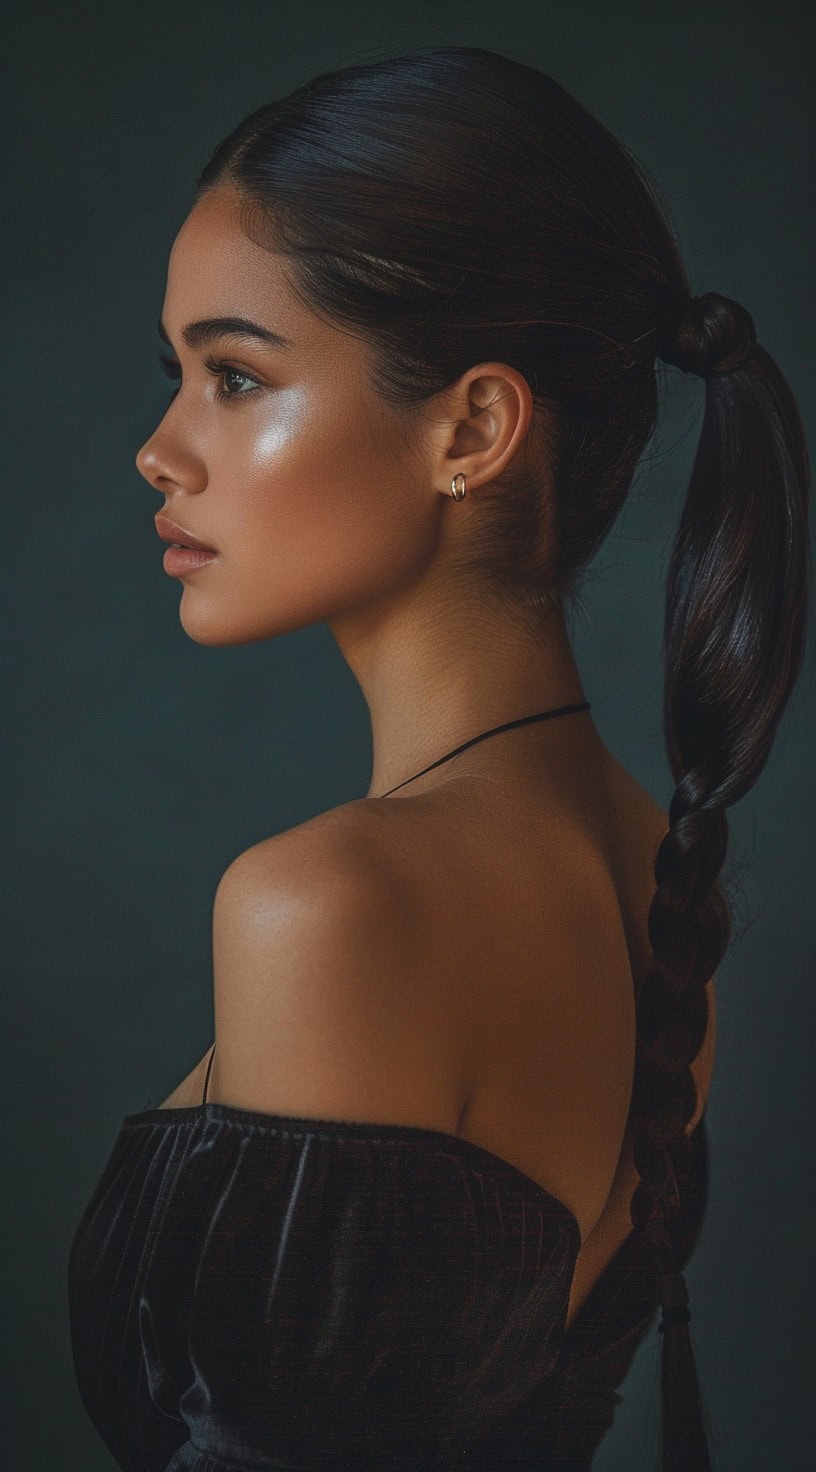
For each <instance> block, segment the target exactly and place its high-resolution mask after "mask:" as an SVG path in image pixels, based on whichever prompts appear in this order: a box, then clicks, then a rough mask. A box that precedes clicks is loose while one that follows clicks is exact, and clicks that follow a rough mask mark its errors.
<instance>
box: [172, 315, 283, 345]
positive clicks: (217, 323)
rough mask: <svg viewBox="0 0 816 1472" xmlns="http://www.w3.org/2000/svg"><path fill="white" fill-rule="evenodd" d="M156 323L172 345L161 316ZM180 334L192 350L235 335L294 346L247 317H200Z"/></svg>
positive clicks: (246, 339) (255, 340)
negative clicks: (220, 338) (199, 319)
mask: <svg viewBox="0 0 816 1472" xmlns="http://www.w3.org/2000/svg"><path fill="white" fill-rule="evenodd" d="M158 325H159V337H161V338H163V340H164V341H165V342H166V343H167V345H168V347H172V346H173V344H172V343H171V341H170V338H169V336H168V333H167V328H166V327H165V325H164V323H163V321H162V319H161V317H159V324H158ZM181 335H182V338H183V339H184V341H185V342H186V344H187V346H188V348H190V349H191V350H192V351H193V352H195V351H196V350H197V349H198V348H204V347H207V346H208V344H209V343H211V342H215V340H216V339H217V338H219V337H237V338H240V339H242V340H243V341H245V342H260V343H263V345H264V347H268V348H291V347H294V343H293V342H291V341H290V339H289V338H288V337H284V336H283V334H282V333H280V332H272V331H271V329H270V328H269V327H261V325H260V323H259V322H250V320H249V318H248V317H202V319H201V321H200V322H188V323H187V326H186V327H182V329H181Z"/></svg>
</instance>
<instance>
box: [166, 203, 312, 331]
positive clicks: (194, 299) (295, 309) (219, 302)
mask: <svg viewBox="0 0 816 1472" xmlns="http://www.w3.org/2000/svg"><path fill="white" fill-rule="evenodd" d="M162 315H163V317H164V321H165V324H166V325H168V326H170V325H171V324H172V326H173V327H174V328H177V327H178V326H180V325H183V324H184V323H186V322H189V321H192V320H194V319H195V318H200V317H217V316H218V317H220V316H232V317H248V318H250V319H252V320H254V321H256V322H260V323H261V324H262V325H263V326H266V327H269V328H271V329H272V330H273V331H278V332H281V333H283V335H284V336H285V337H289V338H291V339H292V340H293V342H294V343H295V344H296V345H297V346H299V347H308V346H309V344H310V343H312V342H315V341H316V340H317V339H318V338H319V339H320V340H321V341H322V342H325V338H326V336H327V335H329V336H331V335H332V330H331V328H330V327H329V326H328V325H327V324H325V323H324V322H323V321H322V320H321V319H320V318H319V317H318V316H317V315H316V314H314V313H311V312H309V311H308V309H307V307H306V306H304V304H303V303H302V302H300V301H299V300H298V298H297V296H296V295H295V294H294V293H293V291H292V289H291V287H290V286H289V284H288V282H287V280H286V276H285V274H284V267H283V261H282V258H281V257H280V256H279V255H276V254H275V253H274V252H272V251H269V250H264V249H263V247H262V246H260V245H256V244H255V242H254V241H252V240H250V239H248V237H247V236H246V235H245V234H244V232H243V230H242V228H241V213H240V201H239V199H238V196H237V195H236V194H235V192H234V191H232V190H228V189H226V188H223V189H215V190H212V191H211V192H209V193H207V194H205V195H203V196H202V197H201V199H199V200H197V201H196V203H195V204H194V206H193V208H192V209H191V211H190V213H189V215H188V216H187V218H186V220H185V221H184V223H183V225H182V227H181V229H180V230H179V232H178V234H177V236H176V238H175V240H174V241H173V245H172V248H171V251H170V259H169V262H168V267H167V290H166V294H165V303H164V311H163V314H162Z"/></svg>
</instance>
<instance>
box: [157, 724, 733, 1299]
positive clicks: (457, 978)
mask: <svg viewBox="0 0 816 1472" xmlns="http://www.w3.org/2000/svg"><path fill="white" fill-rule="evenodd" d="M598 753H600V754H598ZM570 758H571V754H570V753H569V751H568V748H566V747H565V749H564V753H563V754H562V757H561V758H559V753H558V750H557V749H555V751H554V753H553V755H552V765H551V767H550V769H549V772H548V775H547V779H546V780H543V781H542V782H541V783H540V784H539V783H538V782H537V783H536V785H535V789H534V790H533V791H531V789H530V785H529V783H528V784H526V785H525V784H524V783H523V782H522V783H520V784H514V782H513V781H512V780H504V779H501V780H498V781H497V780H496V779H495V778H491V777H490V775H489V772H486V773H485V774H484V786H483V787H482V788H481V790H480V786H479V782H478V781H477V782H476V784H475V786H474V779H473V777H472V776H471V778H469V779H468V782H467V783H462V784H457V781H456V780H455V779H454V780H453V781H450V782H447V783H444V782H443V783H438V784H437V785H436V786H434V787H433V788H432V789H431V790H430V791H426V792H425V793H424V794H423V793H421V792H420V793H418V794H416V795H410V796H409V795H407V794H406V795H404V796H403V798H402V800H400V801H393V800H392V799H385V800H382V801H379V800H374V801H370V800H363V801H361V802H358V803H353V804H350V805H347V807H348V808H350V809H352V810H353V816H354V818H355V820H356V821H358V822H359V823H360V824H361V825H362V827H363V828H367V829H368V831H369V833H370V835H371V837H372V840H373V841H374V842H376V843H378V844H379V845H380V846H381V851H382V852H383V853H384V854H385V855H386V857H387V860H388V862H389V864H393V865H394V866H396V868H398V869H399V871H400V873H401V875H402V877H403V878H407V879H408V881H409V882H410V883H411V884H412V886H413V888H414V890H415V891H416V892H418V893H419V894H420V895H421V901H422V903H421V906H420V913H421V914H422V916H423V921H422V929H423V935H422V937H421V944H420V953H421V954H422V955H423V956H424V957H425V958H426V959H425V963H424V968H423V969H427V971H428V973H429V974H431V977H432V980H433V981H434V983H435V985H437V986H438V991H439V996H440V998H441V999H442V1005H441V1009H440V1013H439V1016H440V1017H441V1018H442V1022H441V1024H440V1025H441V1026H442V1027H443V1028H444V1029H445V1030H446V1034H447V1035H448V1036H449V1043H450V1048H449V1054H446V1055H445V1056H449V1058H450V1071H449V1078H448V1079H446V1080H442V1081H441V1090H440V1097H442V1098H447V1099H448V1100H449V1104H450V1113H449V1117H448V1118H441V1117H440V1118H439V1120H429V1121H428V1123H430V1124H437V1125H438V1127H441V1128H448V1129H450V1131H451V1132H452V1133H456V1134H459V1135H461V1136H463V1137H464V1138H466V1139H469V1140H472V1141H473V1142H474V1143H475V1144H478V1145H481V1146H482V1147H483V1148H485V1149H487V1150H490V1151H492V1152H493V1153H495V1154H496V1155H499V1156H501V1157H502V1158H504V1159H506V1160H509V1161H511V1162H512V1163H513V1164H514V1165H516V1166H518V1167H519V1168H520V1169H521V1170H523V1171H524V1172H525V1174H527V1175H528V1176H530V1177H531V1178H532V1179H533V1180H535V1181H537V1182H538V1183H539V1184H540V1185H541V1186H543V1187H544V1188H545V1189H546V1190H548V1191H550V1192H551V1193H552V1194H553V1195H554V1196H556V1197H557V1198H558V1199H559V1200H561V1201H563V1202H564V1203H565V1204H566V1205H567V1206H568V1207H569V1208H570V1209H571V1210H572V1212H573V1213H574V1215H575V1217H576V1219H577V1221H578V1224H579V1227H580V1229H581V1236H582V1246H581V1250H580V1253H579V1255H578V1260H577V1263H576V1270H575V1276H574V1279H573V1284H572V1292H571V1296H570V1302H569V1308H568V1315H567V1325H568V1326H569V1324H570V1323H571V1322H572V1319H573V1317H574V1315H575V1314H576V1313H577V1311H578V1309H579V1308H580V1306H581V1303H582V1302H583V1300H584V1299H585V1297H586V1295H587V1293H588V1292H589V1291H590V1289H591V1288H592V1286H593V1284H594V1282H595V1281H596V1279H597V1278H598V1277H599V1276H600V1274H601V1272H602V1271H603V1269H604V1268H605V1266H606V1265H607V1263H608V1262H609V1260H610V1258H611V1257H612V1256H613V1255H614V1253H615V1252H616V1251H617V1249H618V1248H619V1247H620V1246H621V1244H622V1243H623V1241H624V1240H625V1239H626V1237H627V1236H628V1235H629V1233H630V1231H631V1229H632V1222H631V1216H630V1212H629V1205H630V1201H631V1197H632V1194H633V1192H634V1190H635V1188H636V1186H637V1183H638V1175H637V1172H636V1171H635V1168H634V1164H633V1162H632V1158H631V1139H630V1137H629V1133H628V1131H627V1117H628V1113H629V1106H630V1100H631V1087H632V1075H633V1068H634V1049H635V995H636V992H637V988H638V986H639V984H640V982H641V980H642V979H643V976H644V975H645V974H646V971H647V969H648V966H649V959H650V946H649V942H648V933H647V928H646V921H647V916H648V910H649V905H650V903H651V898H652V895H653V893H654V888H655V883H654V857H655V852H656V849H657V846H658V844H659V842H660V839H661V838H662V836H663V834H664V833H665V831H666V829H667V827H668V816H667V814H666V813H665V812H664V811H663V809H662V808H661V807H660V805H659V804H658V803H657V802H656V801H655V800H654V799H653V798H652V797H651V796H650V795H649V794H648V792H646V790H645V789H644V788H642V787H641V786H640V784H639V783H638V782H636V781H635V779H634V778H633V777H632V776H631V775H630V774H629V773H628V772H627V771H626V769H625V768H624V767H623V766H622V765H621V764H620V763H619V762H618V761H617V760H616V759H615V758H614V757H613V756H612V754H611V753H610V752H608V751H607V749H606V748H605V747H600V746H599V747H598V748H597V749H596V750H595V756H594V758H593V759H592V760H587V761H585V762H583V763H582V762H580V761H579V762H575V761H574V760H571V759H570ZM516 792H517V793H518V797H517V798H514V793H516ZM321 817H325V818H326V819H329V818H330V817H331V815H330V814H326V815H321ZM311 827H312V828H313V830H314V835H315V848H316V859H317V860H319V851H320V832H321V824H320V819H317V820H312V821H311ZM415 949H416V937H413V938H412V950H415ZM709 998H710V1000H709V1013H710V1015H709V1029H708V1034H707V1037H706V1041H705V1043H704V1046H703V1049H702V1050H701V1053H700V1055H699V1058H698V1059H697V1061H696V1063H695V1066H694V1073H695V1080H696V1082H697V1088H698V1108H697V1112H696V1115H695V1120H694V1121H693V1122H696V1119H697V1118H698V1117H699V1114H700V1113H701V1112H702V1108H703V1105H704V1102H705V1098H706V1096H707V1093H708V1088H709V1084H710V1077H711V1067H712V1062H713V1043H714V1025H715V1023H714V1007H713V988H712V987H711V986H709ZM206 1063H207V1055H205V1057H204V1058H202V1059H201V1061H200V1062H199V1064H197V1065H196V1068H195V1069H194V1070H193V1071H192V1073H191V1074H190V1075H188V1077H187V1078H186V1079H185V1080H184V1081H183V1083H182V1084H180V1085H179V1086H178V1088H177V1089H176V1090H175V1091H174V1092H173V1094H171V1095H170V1097H169V1098H168V1099H167V1100H166V1101H165V1104H164V1107H166V1108H170V1107H182V1106H184V1105H186V1104H192V1103H197V1102H198V1101H199V1100H200V1098H201V1095H202V1088H203V1080H204V1070H205V1067H206ZM211 1096H212V1088H211V1089H210V1097H211ZM417 1122H418V1123H421V1122H423V1121H422V1120H421V1119H419V1118H418V1120H417Z"/></svg>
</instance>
